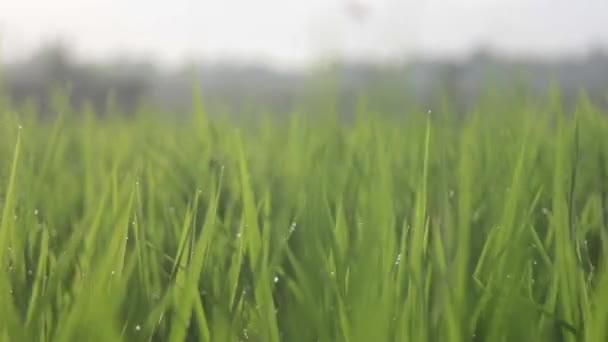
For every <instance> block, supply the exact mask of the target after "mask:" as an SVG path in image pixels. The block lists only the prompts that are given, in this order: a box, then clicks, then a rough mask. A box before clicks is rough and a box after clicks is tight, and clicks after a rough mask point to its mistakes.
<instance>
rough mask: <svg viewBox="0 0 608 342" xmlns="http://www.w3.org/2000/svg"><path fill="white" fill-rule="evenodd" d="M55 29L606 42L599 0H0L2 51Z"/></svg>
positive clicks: (568, 46)
mask: <svg viewBox="0 0 608 342" xmlns="http://www.w3.org/2000/svg"><path fill="white" fill-rule="evenodd" d="M362 8H363V9H365V10H358V9H362ZM356 13H359V14H361V16H360V17H358V18H357V17H356V16H355V15H354V14H356ZM54 38H63V39H65V40H66V41H68V42H70V43H72V45H73V46H74V48H75V50H76V52H77V53H78V54H79V55H80V56H82V57H83V58H87V59H90V58H106V57H111V56H115V55H118V54H132V55H135V56H140V57H146V58H152V57H153V58H154V59H155V60H158V61H163V62H168V63H179V62H182V61H184V60H185V59H188V58H195V57H196V58H201V59H203V60H209V61H214V60H220V59H226V58H228V59H237V60H245V61H266V62H270V63H274V64H277V65H284V66H301V65H305V64H306V63H309V62H311V61H314V60H316V59H318V58H322V57H324V56H337V57H347V58H376V59H392V58H403V57H404V56H408V55H412V54H419V53H426V54H441V55H450V56H459V55H462V54H465V53H467V52H470V51H471V49H472V48H474V47H476V46H478V45H480V44H484V45H489V46H492V47H495V48H498V49H500V50H501V51H506V52H508V53H513V54H540V55H557V54H564V53H568V54H582V53H584V52H585V51H586V50H587V49H588V48H589V47H590V46H591V45H596V46H597V45H602V46H604V47H608V0H418V1H408V0H358V1H357V0H297V1H295V0H173V1H167V0H166V1H161V0H122V1H121V0H0V41H1V46H2V51H1V52H0V53H1V54H2V56H3V58H4V59H14V58H17V57H19V56H23V55H25V54H27V53H28V52H31V51H32V50H33V49H35V48H36V47H38V46H40V45H41V44H42V43H43V42H46V41H49V40H52V39H54Z"/></svg>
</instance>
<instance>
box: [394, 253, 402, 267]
mask: <svg viewBox="0 0 608 342" xmlns="http://www.w3.org/2000/svg"><path fill="white" fill-rule="evenodd" d="M400 263H401V253H399V254H397V258H396V259H395V265H399V264H400Z"/></svg>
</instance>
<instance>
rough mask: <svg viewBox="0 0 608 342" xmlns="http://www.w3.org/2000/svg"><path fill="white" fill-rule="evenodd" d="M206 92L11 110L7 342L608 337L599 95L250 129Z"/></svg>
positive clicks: (3, 224) (3, 186) (2, 151)
mask: <svg viewBox="0 0 608 342" xmlns="http://www.w3.org/2000/svg"><path fill="white" fill-rule="evenodd" d="M199 93H200V90H198V89H197V88H196V87H195V88H194V101H193V104H194V105H193V112H192V116H191V119H190V120H183V119H180V120H177V119H174V118H171V117H168V116H166V115H161V114H158V113H154V111H153V110H150V109H141V110H138V111H137V113H136V114H135V115H130V116H127V117H124V116H121V115H119V114H118V113H119V110H118V109H113V111H114V113H113V115H105V116H103V117H100V116H98V115H97V114H96V113H95V112H94V110H93V109H92V108H91V107H84V108H83V109H82V110H76V109H74V108H71V107H70V106H69V105H68V102H67V101H66V93H65V92H57V93H56V94H55V96H54V100H53V105H52V111H53V113H54V116H53V118H52V120H49V119H46V120H41V119H39V118H38V117H37V116H36V115H35V114H36V112H35V111H34V110H32V109H31V108H29V107H16V106H12V105H10V104H9V102H8V101H5V100H3V101H1V102H0V208H1V210H0V214H1V217H0V272H1V276H0V307H1V308H3V311H2V312H3V313H2V315H0V338H1V339H2V340H6V341H83V340H86V341H121V340H124V341H165V340H167V341H296V342H297V341H352V342H356V341H454V342H457V341H513V340H521V341H604V340H606V339H608V330H607V328H606V327H607V326H608V325H607V324H608V309H607V308H608V286H607V285H608V278H607V274H606V271H607V270H606V254H605V253H606V252H605V251H606V250H607V248H608V233H607V232H608V231H607V229H608V140H607V139H606V137H607V136H608V120H607V116H606V113H605V111H604V110H602V109H601V108H599V107H597V106H596V105H595V104H594V103H593V102H592V101H590V100H589V99H588V98H586V97H585V96H584V94H582V95H581V97H580V99H579V101H578V104H577V106H576V108H575V109H574V110H573V111H572V112H570V111H567V110H565V109H564V108H563V107H562V105H561V100H560V98H559V93H558V92H557V91H554V93H553V94H552V97H551V98H550V99H549V101H546V102H543V101H533V99H526V98H517V99H515V100H514V99H512V98H507V97H501V96H498V93H491V92H490V93H489V95H487V96H486V97H485V98H483V99H482V100H480V102H479V103H478V104H477V105H476V106H475V107H474V108H473V109H471V111H470V112H469V113H466V114H463V115H456V114H455V111H454V110H453V108H452V107H451V105H450V103H449V102H448V101H443V102H442V103H441V104H440V105H439V106H438V107H437V109H435V111H429V110H419V109H415V108H413V107H412V108H410V109H407V110H406V109H404V112H403V113H399V114H397V113H388V112H383V111H382V110H378V109H374V108H384V107H382V106H376V107H372V106H369V105H368V101H367V100H366V99H365V98H364V97H361V101H360V102H359V105H358V107H357V108H356V115H354V117H353V118H352V120H346V121H344V122H343V121H342V119H343V118H342V117H339V116H338V115H337V111H336V104H335V103H334V101H332V100H331V98H329V97H328V98H324V99H323V101H320V102H319V103H315V106H313V108H314V109H315V110H316V111H318V112H310V108H309V107H307V106H305V105H304V106H302V107H301V108H297V109H294V110H293V111H292V112H290V113H281V115H282V116H281V117H280V118H275V117H274V116H272V115H271V114H268V115H260V116H259V117H256V118H252V119H250V120H249V119H248V120H245V121H246V122H247V123H246V124H243V122H238V121H235V120H234V117H235V115H230V116H221V115H211V114H213V113H208V111H207V109H206V108H205V107H204V106H203V102H202V99H201V98H200V96H199V95H198V94H199ZM389 107H390V106H387V107H386V108H389ZM110 114H112V113H110Z"/></svg>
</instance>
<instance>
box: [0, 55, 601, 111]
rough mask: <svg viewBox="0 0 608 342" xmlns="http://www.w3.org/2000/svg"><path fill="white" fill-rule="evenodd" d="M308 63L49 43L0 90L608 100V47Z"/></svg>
mask: <svg viewBox="0 0 608 342" xmlns="http://www.w3.org/2000/svg"><path fill="white" fill-rule="evenodd" d="M319 70H323V71H322V72H319V71H318V70H316V69H313V70H312V71H294V72H279V71H276V70H273V69H271V68H267V67H263V66H258V65H237V64H229V63H226V64H213V65H205V64H202V65H199V66H198V67H197V68H192V67H184V68H182V69H181V70H174V71H162V70H161V69H160V68H159V67H158V66H156V65H154V64H152V63H149V62H140V61H131V60H127V59H123V60H116V61H114V62H106V63H98V64H93V63H83V62H79V61H77V60H75V59H74V58H73V56H72V54H71V53H70V50H69V49H68V48H67V47H66V46H65V45H62V44H51V45H49V46H46V47H44V48H42V49H41V50H40V51H38V52H36V53H35V54H33V55H32V56H30V57H29V58H27V59H25V60H22V61H19V62H14V63H11V64H5V65H3V66H2V73H1V75H2V77H3V78H4V80H3V83H4V90H3V91H4V92H6V94H5V95H8V97H9V98H10V99H11V101H13V102H14V103H17V104H20V103H24V102H26V101H28V100H30V101H34V103H35V104H36V105H37V106H38V107H39V108H40V109H41V112H48V111H49V103H50V101H51V99H50V98H51V92H50V90H51V89H53V88H56V87H64V88H67V89H68V93H69V99H70V102H71V104H72V105H74V106H82V105H84V104H85V103H86V104H89V105H91V106H92V108H94V109H95V110H96V111H97V112H98V113H100V114H103V113H104V112H105V111H106V110H107V106H108V105H109V104H110V103H111V104H113V105H116V106H119V107H120V108H123V109H125V112H129V110H131V109H133V108H135V107H136V106H137V105H138V104H140V103H142V102H146V103H148V104H152V105H154V106H157V107H158V108H162V109H167V110H172V111H174V112H186V111H187V109H188V108H189V106H190V99H191V93H192V85H193V81H195V80H196V81H198V82H199V83H200V86H201V89H202V93H203V96H204V99H205V102H206V104H208V105H209V106H211V108H216V109H217V110H224V111H227V112H242V111H244V110H247V109H248V108H259V107H266V108H268V109H270V110H275V111H277V112H279V111H285V110H290V109H291V108H293V107H294V106H295V105H297V104H300V103H303V102H307V103H310V102H314V101H316V100H312V99H317V100H318V98H320V97H321V98H322V97H324V96H325V97H327V96H328V95H329V94H331V96H333V97H334V100H335V101H337V104H338V106H339V107H340V108H348V110H354V109H353V108H354V106H355V103H356V98H357V95H358V94H367V95H368V96H370V97H371V98H372V99H373V100H374V101H376V103H378V105H383V106H389V107H390V108H394V109H397V108H399V107H400V106H403V105H404V103H405V102H417V103H422V104H424V103H432V102H433V101H435V100H436V97H437V94H438V93H441V94H445V95H446V96H448V97H449V98H451V99H453V102H454V103H455V104H457V105H458V106H459V107H463V108H465V107H467V105H469V104H471V103H474V102H475V101H476V100H477V98H478V97H479V96H480V95H481V94H482V93H483V92H484V89H485V88H486V87H487V86H488V85H492V86H494V87H496V88H497V89H501V88H508V87H513V86H514V85H518V86H520V87H522V89H524V91H525V92H529V93H530V94H531V95H533V96H537V95H543V94H545V93H546V91H547V89H548V88H549V86H550V85H551V84H552V83H555V84H558V85H559V87H560V88H561V91H562V94H563V97H564V98H565V99H566V100H569V99H570V100H572V99H574V98H575V97H576V96H577V94H578V92H579V90H581V89H585V91H586V92H587V93H588V95H589V96H590V97H592V98H593V99H594V100H596V102H597V103H600V104H602V105H604V106H607V107H608V55H607V54H606V53H604V52H603V51H602V50H597V51H596V52H594V53H591V54H589V55H588V56H587V57H586V58H580V59H561V60H554V61H548V60H542V59H538V60H533V59H518V60H509V59H505V58H500V57H496V56H494V55H492V54H491V53H489V52H486V51H480V52H479V53H477V54H475V55H473V56H472V57H471V58H469V59H467V60H464V61H462V62H453V61H449V60H429V59H424V58H421V59H419V60H413V61H410V62H408V63H406V64H400V65H371V64H356V63H339V64H335V65H333V66H331V67H327V66H325V67H324V68H319Z"/></svg>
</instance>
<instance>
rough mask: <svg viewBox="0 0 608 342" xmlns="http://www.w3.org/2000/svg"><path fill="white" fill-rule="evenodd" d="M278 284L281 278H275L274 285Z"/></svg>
mask: <svg viewBox="0 0 608 342" xmlns="http://www.w3.org/2000/svg"><path fill="white" fill-rule="evenodd" d="M278 282H279V277H277V276H274V283H275V284H276V283H278Z"/></svg>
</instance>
